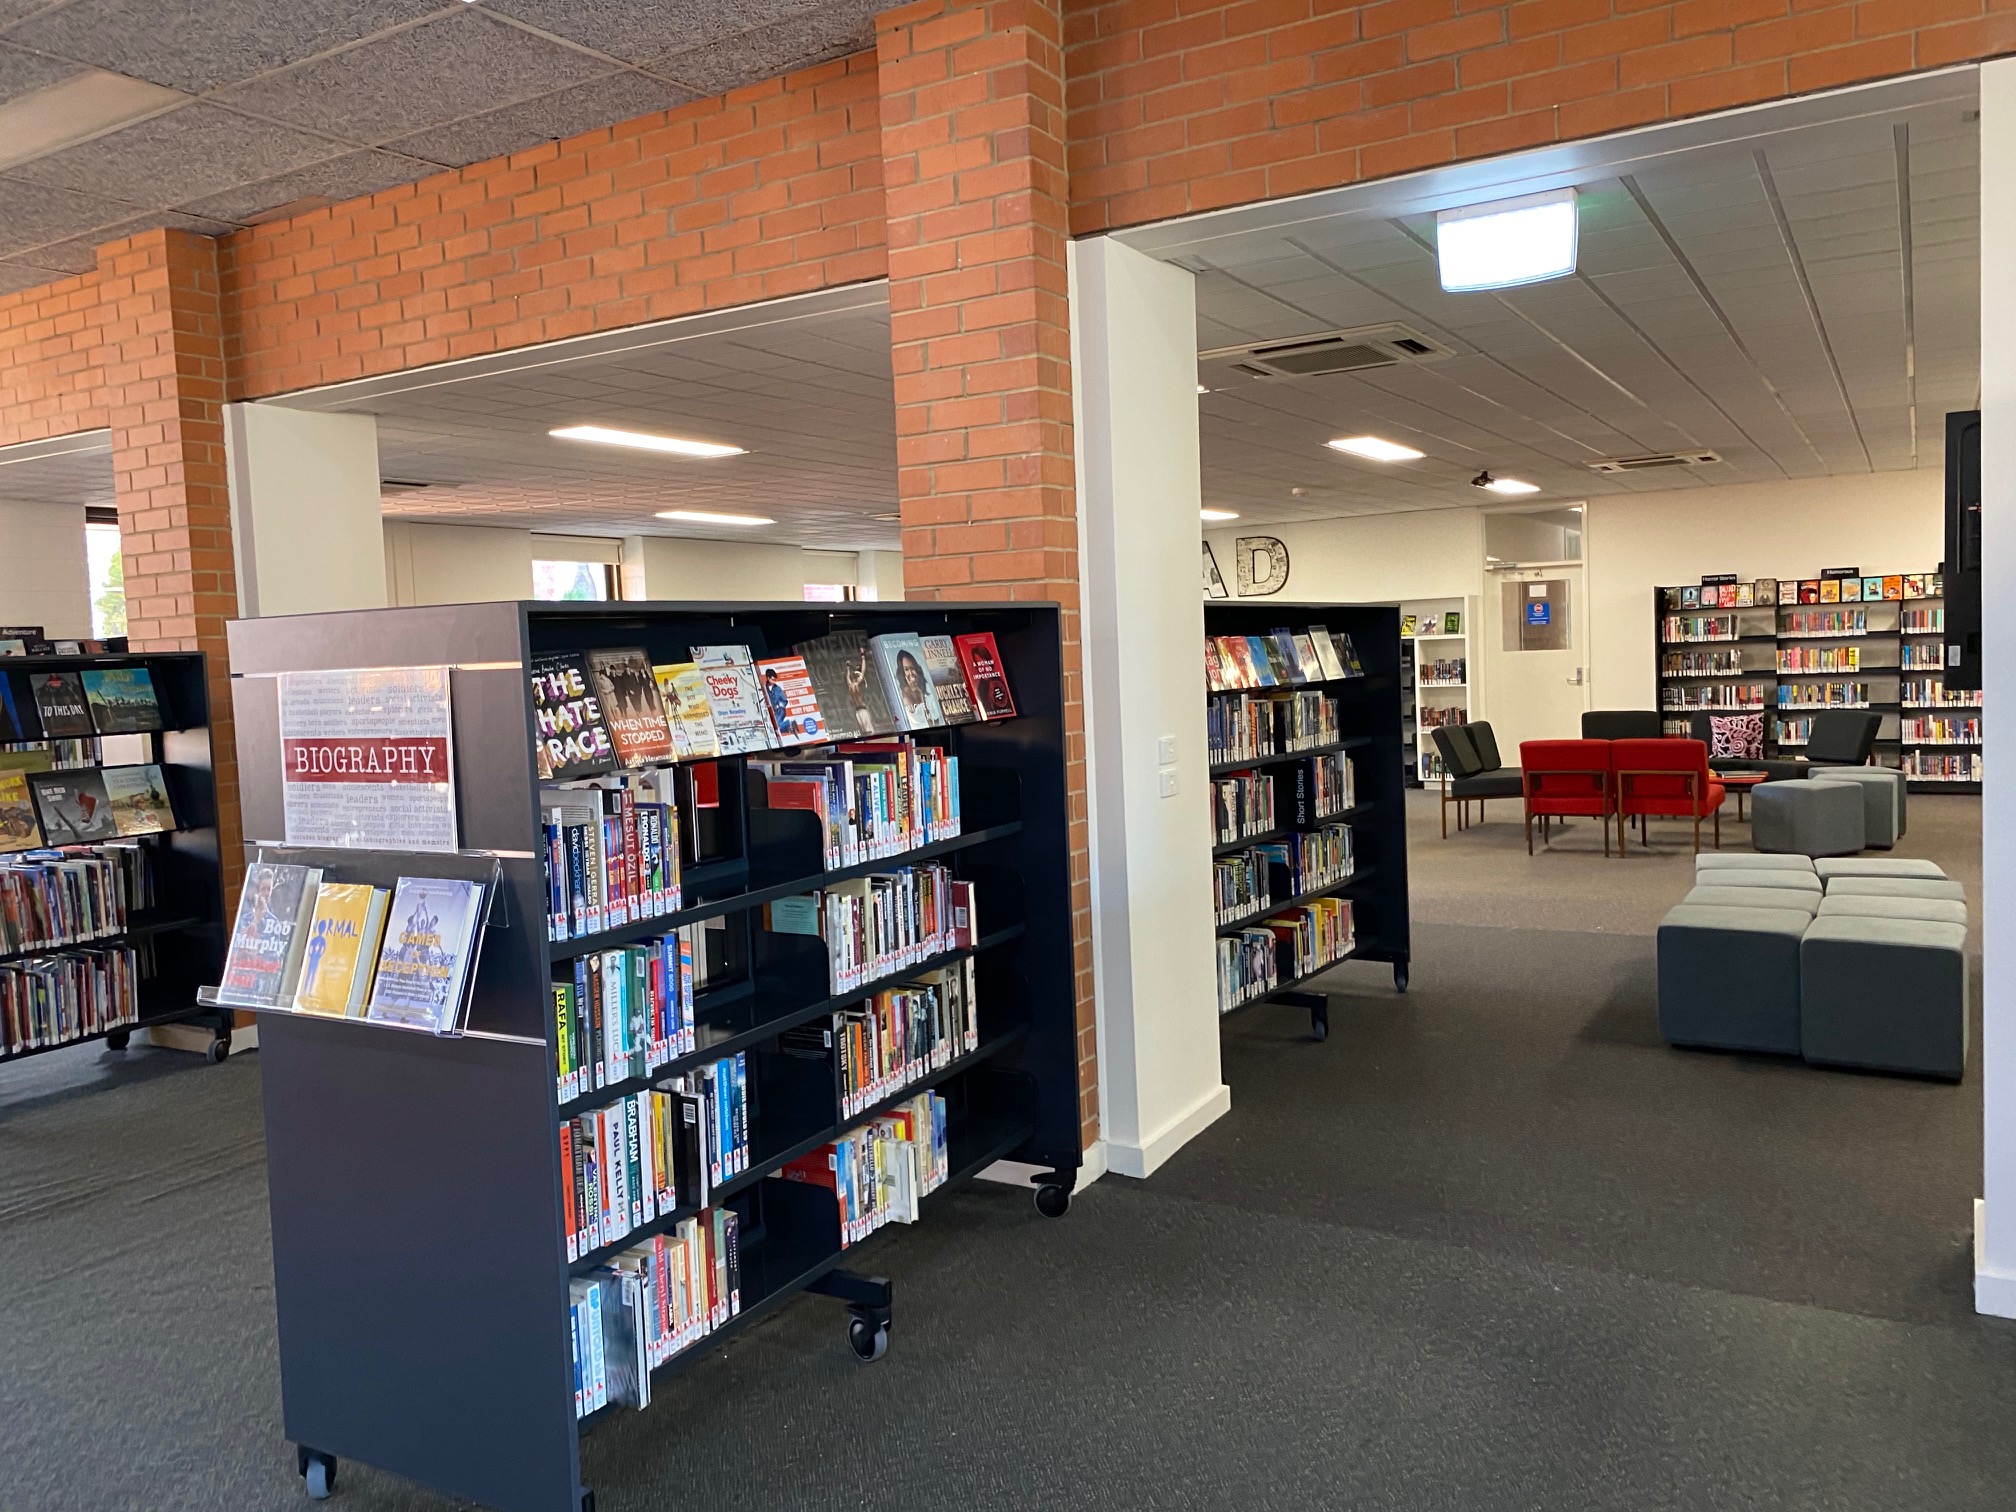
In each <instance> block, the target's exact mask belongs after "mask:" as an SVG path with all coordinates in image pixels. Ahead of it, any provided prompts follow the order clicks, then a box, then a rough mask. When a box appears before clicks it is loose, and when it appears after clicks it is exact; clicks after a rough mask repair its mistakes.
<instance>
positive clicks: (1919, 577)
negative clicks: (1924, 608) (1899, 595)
mask: <svg viewBox="0 0 2016 1512" xmlns="http://www.w3.org/2000/svg"><path fill="white" fill-rule="evenodd" d="M1904 597H1906V598H1923V597H1925V574H1924V573H1922V572H1907V573H1905V574H1904Z"/></svg>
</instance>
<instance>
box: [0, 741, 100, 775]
mask: <svg viewBox="0 0 2016 1512" xmlns="http://www.w3.org/2000/svg"><path fill="white" fill-rule="evenodd" d="M104 759H105V743H104V742H103V741H101V740H99V739H98V738H97V737H96V736H87V737H83V738H80V739H76V740H0V771H8V772H70V771H75V770H76V769H77V768H78V767H94V766H98V765H100V764H102V763H103V761H104Z"/></svg>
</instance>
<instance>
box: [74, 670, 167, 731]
mask: <svg viewBox="0 0 2016 1512" xmlns="http://www.w3.org/2000/svg"><path fill="white" fill-rule="evenodd" d="M83 676H84V698H85V701H86V702H88V703H89V704H90V706H91V720H92V723H94V724H95V725H96V726H97V727H98V733H99V734H100V735H137V734H140V733H141V732H143V731H146V730H158V729H160V728H161V701H160V700H159V699H158V698H156V697H155V696H154V677H153V674H151V673H150V672H149V671H148V670H147V669H146V668H145V667H86V668H85V669H84V674H83Z"/></svg>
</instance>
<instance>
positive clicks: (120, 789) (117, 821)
mask: <svg viewBox="0 0 2016 1512" xmlns="http://www.w3.org/2000/svg"><path fill="white" fill-rule="evenodd" d="M99 776H101V777H102V778H104V780H105V796H106V798H107V799H109V800H110V801H111V804H112V823H113V825H114V826H115V827H116V828H117V829H118V831H119V833H120V834H122V835H160V834H165V833H166V832H167V831H169V830H172V829H173V828H175V809H174V806H173V805H172V804H170V803H169V801H168V784H167V783H166V782H164V781H163V780H162V777H161V768H159V767H158V766H153V765H148V766H120V767H106V768H105V769H104V770H103V771H101V772H100V773H99Z"/></svg>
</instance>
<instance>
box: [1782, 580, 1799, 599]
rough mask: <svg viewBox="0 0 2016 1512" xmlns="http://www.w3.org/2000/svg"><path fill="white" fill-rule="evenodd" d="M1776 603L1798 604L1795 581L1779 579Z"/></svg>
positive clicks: (1797, 591)
mask: <svg viewBox="0 0 2016 1512" xmlns="http://www.w3.org/2000/svg"><path fill="white" fill-rule="evenodd" d="M1778 602H1779V603H1781V604H1796V603H1798V602H1799V584H1798V582H1797V581H1796V580H1795V579H1792V578H1780V579H1779V580H1778Z"/></svg>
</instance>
